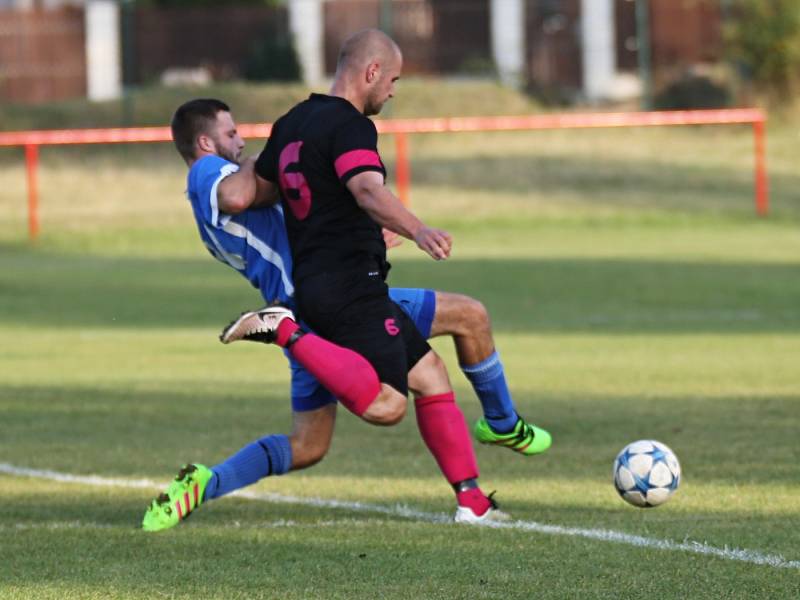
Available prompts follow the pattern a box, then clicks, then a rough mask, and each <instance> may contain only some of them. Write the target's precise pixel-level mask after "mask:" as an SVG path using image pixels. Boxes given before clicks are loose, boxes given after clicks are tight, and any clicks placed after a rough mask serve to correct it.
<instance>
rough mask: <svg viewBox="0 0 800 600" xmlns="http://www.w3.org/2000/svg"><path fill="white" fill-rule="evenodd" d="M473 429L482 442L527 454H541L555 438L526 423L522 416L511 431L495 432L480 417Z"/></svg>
mask: <svg viewBox="0 0 800 600" xmlns="http://www.w3.org/2000/svg"><path fill="white" fill-rule="evenodd" d="M472 431H473V433H474V434H475V438H476V439H477V440H478V441H479V442H480V443H481V444H495V445H498V446H505V447H507V448H511V449H512V450H514V451H515V452H519V453H520V454H525V455H526V456H531V455H533V454H541V453H542V452H544V451H545V450H547V449H548V448H549V447H550V444H552V443H553V438H552V437H551V436H550V434H549V433H548V432H546V431H545V430H544V429H540V428H539V427H536V425H531V424H530V423H526V422H525V419H523V418H522V417H519V420H518V421H517V424H516V425H514V429H512V430H511V432H510V433H497V432H495V431H494V430H493V429H492V428H491V426H490V425H489V423H488V422H487V421H486V419H478V421H477V423H475V427H474V428H473V430H472Z"/></svg>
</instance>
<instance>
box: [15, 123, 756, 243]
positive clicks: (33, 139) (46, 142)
mask: <svg viewBox="0 0 800 600" xmlns="http://www.w3.org/2000/svg"><path fill="white" fill-rule="evenodd" d="M765 123H766V114H765V113H764V112H763V111H762V110H759V109H755V108H742V109H727V110H687V111H660V112H634V113H589V114H581V113H565V114H542V115H523V116H508V117H453V118H436V119H392V120H377V121H376V125H377V128H378V132H380V133H387V134H391V135H393V136H394V138H395V144H396V152H397V165H396V175H395V177H396V183H397V190H398V195H399V196H400V199H401V200H402V201H403V202H404V203H405V204H408V203H409V195H410V189H411V170H410V166H409V165H410V163H409V159H408V143H407V137H406V136H407V135H409V134H412V133H446V132H449V133H452V132H464V131H473V132H475V131H524V130H542V129H586V128H601V127H606V128H608V127H656V126H675V125H731V124H749V125H751V126H752V128H753V138H754V155H755V185H754V198H755V209H756V213H757V214H758V215H759V216H766V215H767V214H768V213H769V182H768V179H767V165H766V132H765ZM271 130H272V126H271V125H270V124H268V123H267V124H244V125H239V133H240V134H241V135H242V137H244V138H267V137H269V134H270V131H271ZM171 139H172V137H171V134H170V130H169V127H131V128H115V129H64V130H46V131H11V132H0V147H2V146H21V147H23V148H24V149H25V162H26V171H27V182H28V229H29V234H30V237H31V239H35V238H36V236H37V235H38V233H39V216H38V185H37V171H38V163H39V147H40V146H59V145H74V144H132V143H143V142H168V141H171Z"/></svg>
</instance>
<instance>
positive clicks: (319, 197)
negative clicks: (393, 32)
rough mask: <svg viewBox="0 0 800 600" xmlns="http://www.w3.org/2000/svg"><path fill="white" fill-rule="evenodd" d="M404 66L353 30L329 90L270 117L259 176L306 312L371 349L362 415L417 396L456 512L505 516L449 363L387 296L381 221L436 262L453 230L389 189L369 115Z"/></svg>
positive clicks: (336, 334)
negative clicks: (491, 493) (281, 223)
mask: <svg viewBox="0 0 800 600" xmlns="http://www.w3.org/2000/svg"><path fill="white" fill-rule="evenodd" d="M401 69H402V53H401V52H400V49H399V48H398V46H397V44H396V43H395V42H394V41H393V40H392V39H391V38H389V37H388V36H387V35H386V34H384V33H382V32H380V31H377V30H364V31H361V32H359V33H356V34H355V35H353V36H351V37H350V38H348V39H347V40H346V41H345V43H344V45H343V46H342V50H341V52H340V55H339V60H338V64H337V71H336V76H335V79H334V82H333V86H332V88H331V93H330V95H322V94H312V95H311V97H310V98H309V99H308V100H306V101H304V102H301V103H300V104H298V105H296V106H295V107H294V108H292V109H291V110H290V111H289V112H288V113H287V114H285V115H284V116H283V117H281V118H280V119H278V121H277V122H276V123H275V125H274V126H273V130H272V133H271V136H270V139H269V141H268V142H267V145H266V147H265V149H264V151H263V152H262V153H261V155H260V157H259V159H258V161H257V162H256V167H255V170H256V174H257V175H258V176H259V177H261V178H263V179H265V180H267V181H268V182H272V183H273V184H276V185H278V187H279V189H280V194H281V201H282V204H283V207H284V217H285V220H286V227H287V230H288V233H289V241H290V245H291V249H292V258H293V262H294V271H293V279H294V284H295V298H296V302H297V308H298V313H299V316H300V317H301V318H302V319H303V320H304V321H306V322H307V323H308V324H309V325H310V326H311V328H312V329H313V330H314V331H316V332H317V333H319V334H320V335H321V336H323V337H325V338H327V339H329V340H331V341H333V342H334V343H336V344H339V345H341V346H344V347H346V348H351V349H353V350H355V351H356V352H358V353H359V354H361V355H362V356H364V357H366V358H367V360H369V362H370V363H371V364H372V366H373V367H374V368H375V371H376V372H377V373H378V376H379V379H380V382H381V385H380V389H379V390H376V395H375V398H374V399H373V400H372V401H371V402H370V403H369V404H368V405H367V406H365V407H363V408H362V410H361V411H360V412H359V413H358V414H360V416H362V418H364V419H365V420H367V421H370V422H372V423H376V424H383V425H391V424H394V423H397V422H399V421H400V420H401V419H402V418H403V416H404V415H405V412H406V404H407V399H406V395H407V393H408V390H409V389H410V390H411V391H412V392H413V393H414V397H415V406H416V414H417V423H418V425H419V429H420V432H421V434H422V437H423V439H424V440H425V443H426V445H427V446H428V448H429V449H430V451H431V453H432V454H433V455H434V457H435V459H436V461H437V463H438V464H439V467H440V468H441V470H442V472H443V473H444V475H445V477H446V478H447V480H448V481H449V482H450V484H451V485H452V486H453V488H454V489H455V492H456V496H457V501H458V511H457V513H456V520H457V521H470V522H475V521H479V520H484V519H491V518H494V516H497V517H501V516H502V513H500V512H499V511H496V510H495V509H494V505H493V503H492V501H491V500H490V499H489V498H488V497H487V496H486V495H485V494H483V492H482V491H481V490H480V488H479V487H478V484H477V481H476V479H477V477H478V467H477V461H476V458H475V453H474V450H473V448H472V443H471V440H470V438H469V433H468V430H467V426H466V423H465V421H464V417H463V415H462V413H461V410H460V409H459V408H458V406H457V405H456V403H455V397H454V394H453V390H452V386H451V385H450V381H449V378H448V375H447V371H446V369H445V367H444V363H443V362H442V360H441V359H440V358H439V357H438V356H437V355H436V353H435V352H433V350H431V348H430V346H429V345H428V343H427V342H426V341H425V339H424V338H423V337H422V336H421V335H420V334H419V332H418V331H417V330H416V329H415V328H414V326H413V324H412V322H411V321H410V319H409V318H408V317H407V316H406V315H405V313H403V311H402V310H400V309H399V308H398V307H397V305H395V304H394V303H392V302H391V300H390V299H389V296H388V287H387V285H386V283H385V278H386V275H387V273H388V271H389V264H388V263H387V261H386V246H385V244H384V241H383V236H382V234H381V227H385V228H386V229H389V230H391V231H394V232H396V233H398V234H400V235H402V236H404V237H406V238H408V239H411V240H414V242H415V243H416V244H417V246H419V248H420V249H422V250H423V251H425V252H426V253H428V254H429V255H430V256H431V257H432V258H434V259H435V260H442V259H446V258H447V257H448V256H449V255H450V248H451V244H452V239H451V237H450V235H449V234H448V233H447V232H445V231H441V230H438V229H434V228H431V227H428V226H426V225H425V224H424V223H422V221H420V220H419V219H418V218H417V217H416V216H414V215H413V214H412V213H411V212H409V211H408V210H407V209H406V208H405V207H403V205H402V204H401V203H400V201H399V200H398V199H397V197H396V196H394V194H392V192H391V191H389V189H388V188H387V187H386V186H385V175H386V171H385V168H384V165H383V162H382V161H381V158H380V155H379V154H378V150H377V131H376V129H375V125H374V124H373V123H372V121H371V120H370V119H368V118H367V117H368V116H369V115H374V114H377V113H378V112H379V111H380V110H381V108H382V106H383V105H384V103H385V102H386V101H388V100H389V99H390V98H392V96H393V94H394V87H395V83H396V82H397V80H398V79H399V77H400V71H401Z"/></svg>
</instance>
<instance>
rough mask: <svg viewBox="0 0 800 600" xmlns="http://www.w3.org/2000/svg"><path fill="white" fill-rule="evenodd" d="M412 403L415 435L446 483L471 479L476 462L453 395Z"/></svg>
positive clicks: (475, 474)
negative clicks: (415, 421) (415, 416)
mask: <svg viewBox="0 0 800 600" xmlns="http://www.w3.org/2000/svg"><path fill="white" fill-rule="evenodd" d="M415 404H416V407H417V426H418V427H419V432H420V433H421V434H422V439H423V440H424V441H425V445H427V446H428V449H429V450H430V451H431V454H433V457H434V458H435V459H436V462H437V463H438V464H439V468H440V469H441V470H442V473H444V476H445V478H446V479H447V481H449V482H450V484H451V485H452V484H454V483H458V482H460V481H464V480H466V479H475V478H476V477H477V476H478V461H477V460H476V459H475V450H474V449H473V448H472V441H471V440H470V438H469V431H468V430H467V423H466V421H465V420H464V415H463V414H461V409H460V408H458V405H457V404H456V398H455V394H453V392H447V393H446V394H438V395H436V396H426V397H424V398H417V399H416V400H415ZM481 514H482V513H481Z"/></svg>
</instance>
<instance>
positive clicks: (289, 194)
mask: <svg viewBox="0 0 800 600" xmlns="http://www.w3.org/2000/svg"><path fill="white" fill-rule="evenodd" d="M302 147H303V142H292V143H291V144H287V145H286V147H285V148H284V149H283V150H281V155H280V158H279V159H278V168H279V170H280V172H279V178H280V184H281V192H283V197H284V198H286V203H287V204H288V205H289V208H291V209H292V214H294V216H295V217H296V218H297V220H298V221H302V220H303V219H305V218H306V217H307V216H308V213H309V211H310V210H311V189H310V188H309V187H308V182H307V181H306V178H305V177H304V176H303V174H302V173H301V172H300V171H292V172H291V173H287V172H286V170H287V169H288V168H289V167H290V166H292V165H298V166H299V163H300V148H302Z"/></svg>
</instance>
